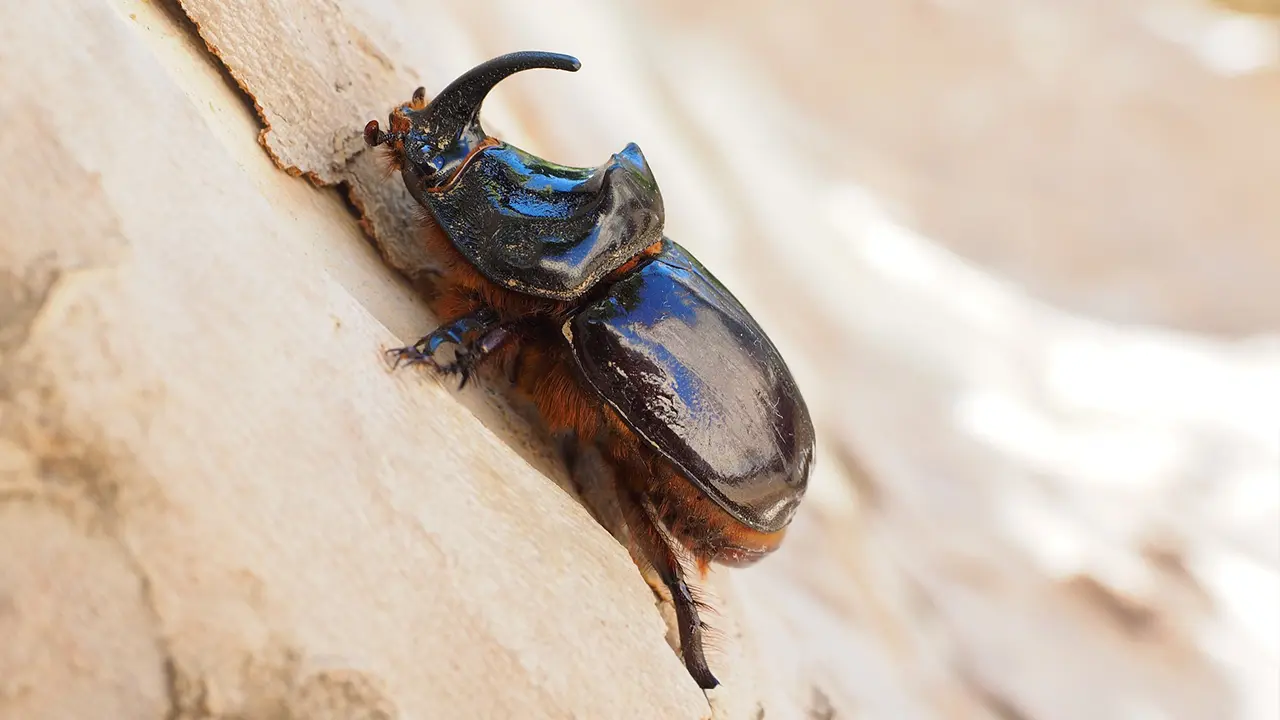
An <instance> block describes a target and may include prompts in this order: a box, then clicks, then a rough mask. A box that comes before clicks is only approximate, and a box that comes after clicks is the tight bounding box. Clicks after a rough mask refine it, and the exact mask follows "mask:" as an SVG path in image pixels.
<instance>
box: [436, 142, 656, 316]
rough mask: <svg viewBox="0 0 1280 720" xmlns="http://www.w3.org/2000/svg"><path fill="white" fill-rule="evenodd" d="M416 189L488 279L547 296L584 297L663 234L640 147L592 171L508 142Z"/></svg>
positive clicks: (628, 149)
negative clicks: (434, 185) (437, 183)
mask: <svg viewBox="0 0 1280 720" xmlns="http://www.w3.org/2000/svg"><path fill="white" fill-rule="evenodd" d="M411 190H412V187H411ZM415 195H417V196H418V199H419V201H421V202H422V203H423V204H424V205H426V206H427V207H428V208H429V209H430V210H431V213H432V215H434V216H435V219H436V222H438V223H439V224H440V227H442V228H443V229H444V230H445V232H447V233H448V235H449V238H450V239H451V240H452V241H453V244H454V246H455V247H456V248H458V251H459V252H461V253H462V255H463V256H464V257H465V258H466V259H467V260H468V261H469V262H470V263H471V264H472V265H474V266H475V268H476V269H477V270H479V271H480V273H481V274H482V275H484V276H485V277H486V278H488V279H489V280H490V281H491V282H494V283H497V284H498V285H501V286H503V287H506V288H510V289H512V290H516V291H519V292H522V293H527V294H530V295H537V296H540V297H548V298H554V299H557V300H572V299H575V298H577V297H579V296H581V295H582V294H583V293H585V292H586V291H587V289H588V288H590V287H591V286H592V285H595V284H596V283H598V282H599V281H600V280H601V279H603V278H604V276H605V275H608V274H609V273H610V272H612V271H613V270H614V269H616V268H617V267H618V266H619V265H622V264H623V263H624V262H626V261H627V260H629V259H631V258H633V257H635V256H636V255H638V254H639V253H640V251H641V250H644V249H645V248H646V247H649V246H650V245H652V244H654V243H656V242H658V241H659V240H661V239H662V225H663V206H662V195H661V193H660V192H659V191H658V183H657V181H656V180H654V177H653V173H652V172H651V171H650V170H649V164H648V163H647V162H646V161H645V158H644V155H643V154H642V153H641V152H640V148H639V147H638V146H636V144H635V143H631V144H629V145H627V146H626V147H625V148H624V149H623V150H622V151H621V152H619V153H617V154H616V155H614V156H613V157H612V158H610V160H609V162H607V163H605V164H604V165H601V166H600V167H598V168H591V169H588V168H573V167H566V166H563V165H556V164H554V163H550V162H547V161H546V160H542V159H540V158H538V157H535V156H533V155H530V154H529V153H527V152H525V151H523V150H521V149H519V148H517V147H514V146H512V145H508V144H506V143H499V144H497V145H495V146H492V147H487V148H484V149H482V150H480V151H479V152H478V153H477V154H476V155H475V157H474V158H473V159H472V160H471V162H469V163H468V164H467V165H465V166H464V167H463V168H462V169H461V170H460V171H459V175H458V177H457V179H456V180H455V181H453V182H452V183H451V184H449V185H447V186H445V187H443V188H441V189H439V190H424V191H421V192H419V193H415Z"/></svg>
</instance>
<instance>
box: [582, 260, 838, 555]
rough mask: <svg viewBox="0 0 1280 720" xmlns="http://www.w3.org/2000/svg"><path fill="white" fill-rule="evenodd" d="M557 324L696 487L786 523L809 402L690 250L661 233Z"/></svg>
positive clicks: (800, 480)
mask: <svg viewBox="0 0 1280 720" xmlns="http://www.w3.org/2000/svg"><path fill="white" fill-rule="evenodd" d="M565 335H566V336H567V337H568V339H569V342H570V344H571V345H572V347H573V352H574V356H575V358H576V359H577V361H578V364H579V366H580V367H581V369H582V371H583V373H584V375H585V376H586V378H587V379H588V381H589V382H590V383H591V384H592V386H593V387H594V388H595V390H596V391H597V392H598V393H599V394H600V395H601V396H602V397H603V398H604V399H605V400H606V401H607V402H608V403H609V404H610V405H611V406H612V407H613V408H614V409H616V410H617V411H618V413H619V414H620V415H621V417H622V419H623V420H624V421H625V422H626V423H627V424H628V426H630V428H631V429H632V430H634V431H635V432H636V433H637V434H638V435H639V436H640V437H641V438H643V439H644V440H645V441H646V442H648V443H649V444H650V445H651V446H652V447H654V448H655V449H656V450H658V451H659V452H660V453H661V454H662V455H664V456H665V457H666V458H667V459H668V460H670V461H671V462H672V463H674V464H675V465H676V466H677V467H679V468H680V469H681V470H682V471H683V472H684V474H685V475H686V476H687V477H688V478H689V479H690V480H691V481H693V482H694V483H695V484H696V485H697V486H698V487H699V488H700V489H701V490H702V491H703V492H705V493H706V494H707V495H708V496H710V497H711V498H712V499H713V500H715V501H716V502H717V503H718V504H719V505H720V506H721V507H723V508H724V509H725V510H726V511H728V512H729V513H730V514H731V515H732V516H733V517H734V518H736V519H737V520H738V521H740V522H742V523H743V524H745V525H747V526H749V527H751V528H754V529H756V530H759V531H762V532H774V531H777V530H780V529H782V528H783V527H785V526H786V525H787V523H788V522H789V521H790V520H791V516H792V515H793V514H794V513H795V510H796V507H797V505H798V504H799V502H800V500H801V498H802V497H803V495H804V492H805V489H806V487H807V484H808V476H809V466H810V464H811V462H812V460H813V448H814V432H813V424H812V422H811V420H810V418H809V411H808V408H807V407H806V406H805V403H804V400H803V399H802V398H801V396H800V391H799V389H798V388H797V387H796V384H795V380H794V379H793V378H792V376H791V372H790V370H788V368H787V365H786V363H785V362H783V360H782V356H781V355H780V354H779V353H778V351H777V349H776V348H775V347H774V346H773V343H772V342H770V340H769V338H768V337H767V336H766V335H765V333H764V331H763V330H762V329H761V328H760V326H759V325H758V324H757V323H756V321H755V320H754V319H753V318H752V317H751V315H750V314H748V313H747V311H746V309H745V308H744V307H743V306H742V304H741V303H739V302H738V300H737V298H735V297H734V296H733V294H732V293H730V292H729V291H728V290H727V289H726V288H725V287H724V286H723V285H721V284H720V282H719V281H718V280H716V278H715V277H714V276H713V275H712V274H711V273H710V272H708V271H707V269H706V268H704V267H703V266H702V265H701V264H700V263H699V262H698V261H697V260H695V259H694V258H693V257H692V256H691V255H689V253H687V252H686V251H685V250H684V249H683V248H681V247H680V246H679V245H677V244H676V243H675V242H673V241H671V240H670V239H667V240H666V241H665V246H664V249H663V251H662V252H661V253H660V254H659V255H658V256H657V257H656V258H654V259H653V260H652V261H650V262H648V263H647V264H646V265H644V266H643V267H641V268H639V269H638V270H637V271H636V272H634V273H631V274H629V275H628V276H627V277H625V278H623V279H621V280H618V281H616V282H614V283H612V284H610V285H608V286H606V287H601V288H598V289H597V290H596V292H595V293H593V295H592V298H591V300H590V301H589V302H587V303H586V304H584V305H583V306H582V307H581V308H580V309H579V311H578V312H577V314H576V315H574V317H572V318H571V319H570V320H569V321H568V322H567V323H566V324H565Z"/></svg>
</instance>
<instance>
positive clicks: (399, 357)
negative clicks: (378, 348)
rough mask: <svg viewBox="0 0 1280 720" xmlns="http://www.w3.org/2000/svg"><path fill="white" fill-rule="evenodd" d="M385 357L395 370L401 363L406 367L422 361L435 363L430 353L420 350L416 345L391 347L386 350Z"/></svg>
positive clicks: (419, 363)
mask: <svg viewBox="0 0 1280 720" xmlns="http://www.w3.org/2000/svg"><path fill="white" fill-rule="evenodd" d="M387 359H388V360H390V361H391V369H392V370H397V369H399V368H400V366H401V365H404V366H405V367H408V366H410V365H421V364H423V363H429V364H431V365H434V364H435V360H433V359H432V358H431V356H430V355H428V354H426V353H424V352H422V351H421V350H419V349H418V347H417V346H416V345H410V346H408V347H399V348H391V349H390V350H387Z"/></svg>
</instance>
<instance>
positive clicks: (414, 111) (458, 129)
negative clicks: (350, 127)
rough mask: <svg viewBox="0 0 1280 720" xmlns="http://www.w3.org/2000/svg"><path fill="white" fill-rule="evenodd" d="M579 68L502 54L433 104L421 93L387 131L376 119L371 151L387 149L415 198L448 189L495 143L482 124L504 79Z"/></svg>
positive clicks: (557, 57) (396, 113)
mask: <svg viewBox="0 0 1280 720" xmlns="http://www.w3.org/2000/svg"><path fill="white" fill-rule="evenodd" d="M579 67H581V63H579V62H578V60H577V58H574V57H572V56H569V55H561V54H559V53H549V52H540V51H535V50H530V51H525V52H515V53H510V54H507V55H501V56H499V57H496V58H493V59H492V60H489V61H487V62H484V63H481V64H480V65H477V66H476V67H474V68H472V69H471V70H468V71H467V72H466V73H464V74H463V75H462V76H461V77H459V78H458V79H456V80H454V81H453V82H452V83H449V85H448V87H446V88H445V89H444V90H441V91H440V94H439V95H437V96H436V97H435V98H434V99H433V100H432V101H431V102H430V103H427V102H426V92H425V90H424V89H423V88H418V90H417V91H416V92H414V94H413V100H412V101H410V102H408V103H405V104H404V105H401V106H400V107H398V108H396V109H395V110H392V111H391V114H390V115H389V116H388V117H387V124H388V125H389V126H390V127H389V131H388V132H383V131H382V129H381V128H379V127H378V121H377V120H371V121H369V124H368V125H366V126H365V128H364V139H365V142H366V143H368V144H369V145H370V146H378V145H387V146H388V147H389V148H390V150H391V153H390V155H391V160H392V162H393V164H394V165H395V166H396V167H398V168H399V169H400V171H401V173H402V174H403V175H404V179H405V183H406V185H407V186H408V188H409V191H410V193H412V194H413V195H414V196H415V197H420V194H421V193H422V192H424V191H427V190H432V189H435V188H439V187H442V186H444V185H447V184H448V183H449V182H450V181H451V180H452V179H453V177H454V175H456V174H457V171H458V170H459V169H460V168H461V167H462V165H463V164H465V163H466V161H467V158H468V157H469V156H470V155H471V154H472V153H474V152H475V151H476V150H478V149H480V148H481V147H484V146H486V145H490V144H494V143H496V141H495V140H494V139H493V138H490V137H489V135H488V134H487V133H486V132H485V131H484V128H483V127H482V126H481V125H480V117H479V115H480V106H481V105H482V104H483V103H484V99H485V96H486V95H488V94H489V91H490V90H492V89H493V87H494V86H495V85H497V84H498V83H499V82H501V81H502V80H503V79H505V78H506V77H508V76H510V75H513V74H515V73H518V72H520V71H521V70H531V69H534V68H548V69H552V70H568V71H570V72H576V71H577V70H578V68H579Z"/></svg>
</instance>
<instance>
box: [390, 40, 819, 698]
mask: <svg viewBox="0 0 1280 720" xmlns="http://www.w3.org/2000/svg"><path fill="white" fill-rule="evenodd" d="M578 67H579V63H578V61H577V60H576V59H575V58H572V57H570V56H567V55H559V54H554V53H545V52H519V53H512V54H509V55H503V56H501V57H498V58H494V59H492V60H489V61H488V62H485V63H483V64H481V65H479V66H477V67H475V68H473V69H472V70H470V71H468V72H467V73H465V74H463V75H462V76H461V77H459V78H458V79H457V80H455V81H453V82H452V83H450V84H449V86H448V87H446V88H445V89H444V90H443V91H441V92H440V94H439V95H438V96H436V98H434V99H433V100H432V101H431V103H430V104H428V103H426V102H425V92H424V91H423V90H422V89H421V88H420V89H419V90H418V91H417V92H415V93H414V96H413V100H412V101H410V102H409V103H406V104H405V105H402V106H400V107H398V108H396V109H395V110H393V111H392V113H391V115H390V117H389V118H388V123H389V125H390V131H389V132H383V131H382V130H381V129H380V128H379V126H378V123H377V121H371V122H370V123H369V124H368V125H367V126H366V127H365V140H366V141H367V142H368V143H369V144H370V145H373V146H386V147H387V148H388V155H389V157H390V159H391V161H392V162H393V163H394V164H395V165H396V166H397V167H398V168H399V169H400V172H401V176H402V177H403V178H404V182H405V185H406V186H407V187H408V189H409V192H410V193H411V194H412V195H413V196H414V198H415V199H417V200H418V202H420V203H421V204H422V205H423V206H425V207H426V208H427V209H428V210H429V211H430V214H431V218H432V219H433V220H434V224H429V225H428V227H427V228H426V229H425V232H424V239H425V241H426V244H427V245H428V249H429V250H430V251H431V252H432V253H433V255H434V256H435V257H436V258H437V259H439V261H440V262H441V264H442V266H443V272H442V278H441V294H440V298H439V300H438V302H437V303H436V306H437V311H438V312H439V313H440V314H441V315H442V316H443V318H444V323H443V324H442V325H441V326H440V327H439V328H437V329H436V330H435V331H434V332H432V333H430V334H429V335H427V336H425V337H423V338H422V339H420V340H419V341H418V342H417V343H415V344H414V345H413V346H410V347H406V348H398V349H396V350H394V351H392V352H393V353H395V354H396V356H397V359H398V360H405V361H408V362H410V363H415V362H421V363H428V364H431V365H433V366H434V367H436V368H437V369H438V370H441V371H443V372H445V373H447V374H458V375H460V376H461V379H462V384H465V383H466V382H467V378H468V377H469V376H470V373H471V372H472V371H473V370H474V369H475V368H476V367H477V366H478V365H479V364H480V363H495V364H505V365H506V366H508V367H509V368H511V377H512V380H513V382H514V385H515V387H516V389H517V391H519V392H520V393H521V394H523V395H524V396H525V397H526V398H528V399H529V400H531V401H532V402H533V404H534V405H535V407H536V408H537V410H538V412H539V413H540V415H541V417H542V419H543V420H544V421H545V422H546V424H547V426H548V428H549V429H550V430H552V431H553V432H568V433H570V434H571V435H572V437H574V438H576V441H577V442H580V443H591V444H593V445H595V446H596V447H597V448H598V449H599V450H600V451H601V453H602V455H603V457H604V458H605V459H606V460H607V461H608V462H609V463H610V464H611V465H612V466H613V468H614V470H615V471H616V472H615V474H616V478H617V482H616V484H617V491H618V492H617V494H618V501H619V505H620V507H621V509H622V511H623V514H624V517H625V519H626V522H627V529H628V534H629V537H630V540H631V546H630V550H631V552H632V555H633V557H634V558H636V560H637V564H638V565H640V566H641V567H642V568H643V567H646V566H649V567H652V568H653V569H654V570H655V571H656V572H657V575H658V579H659V580H661V582H662V583H663V584H664V585H665V586H666V588H667V590H668V591H669V592H670V594H671V598H672V601H673V603H674V605H675V608H676V616H677V622H678V625H679V631H680V642H681V654H682V656H683V658H684V662H685V666H686V667H687V668H688V669H689V672H690V674H691V675H692V676H693V678H694V680H695V681H696V682H697V683H698V684H699V686H701V687H703V688H712V687H715V686H716V685H717V684H718V681H717V680H716V678H715V676H714V675H712V673H711V671H710V669H709V668H708V667H707V663H706V659H705V657H704V653H703V648H702V627H703V626H702V622H701V620H700V619H699V617H698V603H697V602H696V601H695V600H694V597H693V594H692V593H691V592H690V590H689V587H688V584H687V582H686V580H685V570H684V567H683V565H682V563H681V556H682V555H683V553H682V552H681V549H682V550H683V551H685V552H687V553H688V555H691V556H692V557H693V559H694V560H695V561H696V562H697V565H698V567H699V568H700V569H702V570H705V568H706V567H707V565H708V564H709V563H713V562H714V563H720V564H726V565H748V564H751V563H754V562H756V561H757V560H759V559H760V558H762V557H764V556H765V555H767V554H769V553H771V552H773V551H774V550H775V549H776V548H777V547H778V545H779V543H780V542H781V541H782V538H783V536H784V535H785V533H786V528H787V526H788V524H789V523H790V521H791V518H792V516H793V515H794V514H795V511H796V508H797V506H798V504H799V503H800V500H801V498H803V496H804V492H805V488H806V486H807V483H808V477H809V472H810V467H811V464H812V460H813V452H814V431H813V424H812V422H811V420H810V418H809V411H808V409H807V407H806V405H805V403H804V400H803V398H802V397H801V396H800V391H799V389H798V388H797V386H796V383H795V380H794V379H793V378H792V375H791V372H790V371H789V370H788V368H787V365H786V363H785V362H784V361H783V359H782V356H781V355H780V354H779V352H778V350H777V348H775V347H774V345H773V343H772V342H771V341H770V340H769V338H768V336H767V335H766V334H765V332H764V331H763V330H762V329H761V328H760V326H759V324H758V323H756V321H755V320H754V319H753V318H752V317H751V315H750V314H749V313H748V312H747V311H746V309H745V308H744V307H743V306H742V304H741V303H740V302H739V301H738V300H737V298H735V297H734V296H733V294H732V293H730V292H729V290H728V289H727V288H725V287H724V285H723V284H721V283H720V282H719V281H718V280H717V279H716V278H715V276H714V275H712V274H711V273H710V272H709V271H708V270H707V269H706V268H705V267H703V266H702V265H701V264H700V263H698V261H697V260H695V259H694V258H693V256H692V255H691V254H689V253H688V252H687V251H686V250H685V249H684V248H682V247H680V246H679V245H678V244H676V243H675V242H674V241H673V240H671V239H670V238H667V237H665V236H664V235H663V222H664V207H663V201H662V195H661V192H660V191H659V189H658V184H657V181H656V180H655V179H654V176H653V173H652V171H651V170H650V169H649V166H648V163H647V162H646V161H645V159H644V155H643V154H642V153H641V152H640V149H639V147H637V146H636V145H635V144H634V143H633V144H629V145H627V146H626V147H625V148H624V149H623V150H622V151H621V152H619V153H617V154H615V155H614V156H613V157H612V158H611V159H610V160H609V161H608V162H606V163H605V164H603V165H601V166H599V167H596V168H572V167H565V166H563V165H556V164H554V163H550V162H547V161H545V160H542V159H540V158H537V157H535V156H533V155H531V154H529V153H527V152H525V151H523V150H520V149H519V148H516V147H513V146H511V145H508V144H506V143H504V142H502V141H500V140H497V139H495V138H493V137H490V136H489V135H488V134H487V133H485V131H484V129H483V128H482V126H481V124H480V121H479V117H478V116H479V112H480V107H481V104H482V102H483V100H484V98H485V96H486V95H487V94H488V92H489V91H490V90H491V89H492V88H493V87H494V85H496V84H497V83H498V82H499V81H501V80H502V79H503V78H505V77H507V76H509V75H511V74H512V73H515V72H519V71H522V70H527V69H531V68H550V69H560V70H569V71H576V70H577V69H578ZM444 344H452V345H454V346H455V350H456V353H455V358H454V360H453V361H451V362H448V363H440V362H437V361H436V360H435V356H436V351H437V350H438V349H440V347H441V346H443V345H444Z"/></svg>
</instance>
